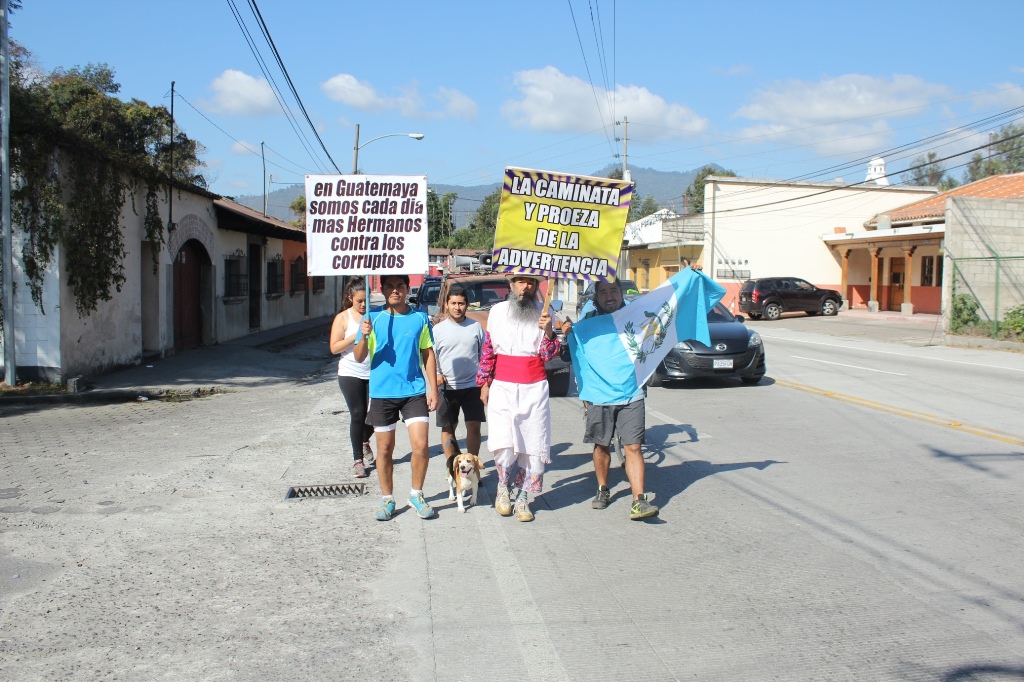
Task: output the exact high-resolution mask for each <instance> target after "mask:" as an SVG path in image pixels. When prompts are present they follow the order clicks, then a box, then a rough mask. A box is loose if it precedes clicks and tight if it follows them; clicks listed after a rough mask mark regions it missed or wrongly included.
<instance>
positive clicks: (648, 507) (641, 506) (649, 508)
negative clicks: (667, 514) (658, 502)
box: [629, 493, 658, 521]
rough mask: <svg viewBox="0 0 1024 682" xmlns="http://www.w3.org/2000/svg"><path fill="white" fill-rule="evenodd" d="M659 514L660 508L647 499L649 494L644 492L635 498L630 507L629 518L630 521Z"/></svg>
mask: <svg viewBox="0 0 1024 682" xmlns="http://www.w3.org/2000/svg"><path fill="white" fill-rule="evenodd" d="M657 515H658V508H657V507H655V506H654V505H653V504H651V503H650V502H649V501H648V500H647V494H646V493H645V494H643V495H641V496H640V497H638V498H636V499H635V500H633V505H632V506H631V507H630V508H629V519H630V521H639V520H640V519H649V518H651V517H652V516H657Z"/></svg>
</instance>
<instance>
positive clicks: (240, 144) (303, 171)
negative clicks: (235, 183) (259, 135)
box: [175, 90, 308, 175]
mask: <svg viewBox="0 0 1024 682" xmlns="http://www.w3.org/2000/svg"><path fill="white" fill-rule="evenodd" d="M175 94H177V95H178V97H180V98H181V99H182V100H183V101H184V102H185V104H187V105H189V106H190V107H191V108H192V111H194V112H196V113H197V114H199V115H200V116H202V117H203V118H204V119H206V122H207V123H209V124H210V125H212V126H213V127H214V128H216V129H217V130H219V131H220V132H222V133H224V134H225V135H226V136H227V137H228V138H229V139H231V140H234V141H235V143H237V144H238V145H239V146H241V147H242V148H243V149H245V150H246V151H247V152H249V153H251V154H255V155H256V156H259V152H257V151H256V150H255V149H253V148H252V147H250V146H249V145H247V144H246V143H244V142H242V141H241V140H239V139H238V138H236V137H235V136H234V135H232V134H231V133H229V132H228V131H226V130H224V129H223V128H221V127H220V126H219V125H217V124H216V123H214V122H213V121H212V120H210V117H209V116H207V115H206V114H204V113H203V112H201V111H199V109H197V108H196V106H195V105H194V104H192V102H189V101H188V100H187V99H185V96H184V95H182V94H181V91H180V90H177V91H175ZM267 149H270V147H267ZM271 151H274V150H272V149H271ZM274 153H275V154H277V152H274ZM277 155H278V156H281V155H280V154H277ZM281 158H282V159H284V160H285V161H287V162H288V163H290V164H292V165H293V166H295V167H296V168H298V169H299V172H298V173H299V175H304V174H305V173H306V172H308V169H304V168H302V166H300V165H299V164H297V163H295V162H294V161H292V160H290V159H287V158H285V157H284V156H281ZM267 163H269V164H271V165H272V166H277V167H278V168H280V169H281V170H283V171H285V172H287V173H295V172H296V171H294V170H292V169H291V168H285V167H284V166H282V165H280V164H277V163H274V162H273V161H267Z"/></svg>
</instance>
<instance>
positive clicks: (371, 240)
mask: <svg viewBox="0 0 1024 682" xmlns="http://www.w3.org/2000/svg"><path fill="white" fill-rule="evenodd" d="M306 250H307V253H308V262H309V274H310V275H311V276H323V275H366V274H371V275H373V274H384V273H388V274H399V275H409V274H423V273H426V272H427V271H428V269H429V267H430V266H429V259H428V256H427V178H426V176H424V175H307V176H306Z"/></svg>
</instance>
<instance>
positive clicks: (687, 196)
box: [683, 165, 736, 214]
mask: <svg viewBox="0 0 1024 682" xmlns="http://www.w3.org/2000/svg"><path fill="white" fill-rule="evenodd" d="M709 175H721V176H725V177H729V178H735V177H736V174H735V173H734V172H732V171H731V170H725V169H722V168H718V167H717V166H712V165H707V166H704V167H703V168H701V169H700V170H699V171H697V175H695V176H694V178H693V182H691V183H690V186H689V187H687V188H686V191H685V192H683V199H684V201H685V203H686V212H687V213H690V214H693V213H703V212H704V185H705V183H706V182H707V179H708V176H709Z"/></svg>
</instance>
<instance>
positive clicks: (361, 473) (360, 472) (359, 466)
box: [352, 459, 366, 478]
mask: <svg viewBox="0 0 1024 682" xmlns="http://www.w3.org/2000/svg"><path fill="white" fill-rule="evenodd" d="M352 471H353V472H355V476H356V478H366V467H365V466H363V460H361V459H357V460H356V461H354V462H352Z"/></svg>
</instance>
